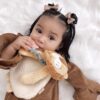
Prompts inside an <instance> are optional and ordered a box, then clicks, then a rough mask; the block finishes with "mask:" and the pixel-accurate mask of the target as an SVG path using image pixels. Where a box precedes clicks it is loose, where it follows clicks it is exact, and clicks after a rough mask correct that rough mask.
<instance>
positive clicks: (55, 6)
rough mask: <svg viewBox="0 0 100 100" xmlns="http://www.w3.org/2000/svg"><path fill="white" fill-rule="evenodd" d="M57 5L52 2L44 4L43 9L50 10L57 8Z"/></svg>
mask: <svg viewBox="0 0 100 100" xmlns="http://www.w3.org/2000/svg"><path fill="white" fill-rule="evenodd" d="M58 7H59V5H58V4H56V5H54V4H48V5H45V6H44V11H46V10H50V9H55V10H58Z"/></svg>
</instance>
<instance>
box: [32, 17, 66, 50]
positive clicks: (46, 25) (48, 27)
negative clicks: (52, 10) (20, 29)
mask: <svg viewBox="0 0 100 100" xmlns="http://www.w3.org/2000/svg"><path fill="white" fill-rule="evenodd" d="M65 30H66V28H65V25H64V23H62V22H61V21H60V20H59V19H58V18H56V17H48V16H42V17H41V18H40V19H39V21H38V22H37V23H36V25H35V27H34V28H33V30H32V33H31V35H30V36H31V38H32V39H33V40H34V41H35V43H36V44H37V45H38V46H39V48H41V49H43V50H56V49H57V48H58V47H59V45H60V43H61V41H62V37H63V34H64V32H65Z"/></svg>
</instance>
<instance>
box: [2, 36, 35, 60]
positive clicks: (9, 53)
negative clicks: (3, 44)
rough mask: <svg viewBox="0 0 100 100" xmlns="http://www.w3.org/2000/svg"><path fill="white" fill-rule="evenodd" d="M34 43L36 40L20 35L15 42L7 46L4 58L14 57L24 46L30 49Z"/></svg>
mask: <svg viewBox="0 0 100 100" xmlns="http://www.w3.org/2000/svg"><path fill="white" fill-rule="evenodd" d="M33 45H34V41H33V40H32V39H31V37H29V36H19V37H18V38H17V39H16V40H15V41H14V42H12V43H11V44H10V45H8V46H7V48H5V49H4V51H3V52H2V54H1V57H2V58H6V59H9V58H12V57H13V56H14V55H15V54H16V52H17V51H18V50H19V49H20V48H21V47H22V48H24V49H26V50H29V49H30V48H32V46H33Z"/></svg>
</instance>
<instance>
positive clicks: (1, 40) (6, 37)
mask: <svg viewBox="0 0 100 100" xmlns="http://www.w3.org/2000/svg"><path fill="white" fill-rule="evenodd" d="M18 36H21V34H20V33H18V35H15V34H13V33H4V34H2V35H0V55H1V53H2V51H3V50H4V49H5V48H6V47H7V46H8V45H9V44H10V43H12V42H13V41H14V40H15V39H16V38H17V37H18ZM20 59H21V57H20V56H15V57H14V58H12V59H2V58H1V57H0V68H3V69H7V68H8V67H7V66H11V65H13V64H15V63H17V62H18V61H19V60H20Z"/></svg>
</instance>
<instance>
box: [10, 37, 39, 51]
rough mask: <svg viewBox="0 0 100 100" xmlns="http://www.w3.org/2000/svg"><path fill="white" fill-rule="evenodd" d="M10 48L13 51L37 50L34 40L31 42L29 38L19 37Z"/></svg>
mask: <svg viewBox="0 0 100 100" xmlns="http://www.w3.org/2000/svg"><path fill="white" fill-rule="evenodd" d="M12 46H13V47H14V49H15V50H19V49H20V48H24V49H25V50H29V49H31V48H38V46H37V45H36V44H35V42H34V40H32V38H31V37H29V36H19V37H18V38H17V39H16V40H15V41H14V42H13V43H12Z"/></svg>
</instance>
